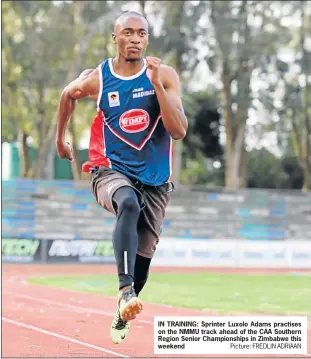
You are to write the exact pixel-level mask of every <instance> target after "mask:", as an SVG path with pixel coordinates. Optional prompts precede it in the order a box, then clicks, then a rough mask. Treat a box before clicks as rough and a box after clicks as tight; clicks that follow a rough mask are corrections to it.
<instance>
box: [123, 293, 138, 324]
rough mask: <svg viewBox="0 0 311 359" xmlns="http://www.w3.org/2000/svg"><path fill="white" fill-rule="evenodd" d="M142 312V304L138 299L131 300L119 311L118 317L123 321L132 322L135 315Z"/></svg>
mask: <svg viewBox="0 0 311 359" xmlns="http://www.w3.org/2000/svg"><path fill="white" fill-rule="evenodd" d="M142 310H143V304H142V302H141V301H140V300H139V299H138V298H131V299H130V301H129V302H128V303H127V305H126V306H125V307H124V308H123V309H122V310H120V316H121V318H122V319H123V320H124V321H128V320H133V319H135V318H136V314H139V313H140V312H141V311H142Z"/></svg>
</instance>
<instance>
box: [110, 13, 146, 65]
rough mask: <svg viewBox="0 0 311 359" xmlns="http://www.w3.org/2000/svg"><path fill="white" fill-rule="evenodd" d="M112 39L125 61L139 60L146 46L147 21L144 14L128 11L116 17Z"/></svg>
mask: <svg viewBox="0 0 311 359" xmlns="http://www.w3.org/2000/svg"><path fill="white" fill-rule="evenodd" d="M112 40H113V42H114V43H115V44H117V48H118V53H119V55H121V56H122V57H124V58H125V60H126V61H130V62H134V61H139V60H141V58H142V57H143V54H144V52H145V50H146V48H147V46H148V22H147V20H146V18H145V17H144V16H142V15H141V14H139V13H137V12H135V11H128V12H125V13H123V14H122V15H121V16H119V17H118V19H117V20H116V23H115V28H114V33H113V34H112Z"/></svg>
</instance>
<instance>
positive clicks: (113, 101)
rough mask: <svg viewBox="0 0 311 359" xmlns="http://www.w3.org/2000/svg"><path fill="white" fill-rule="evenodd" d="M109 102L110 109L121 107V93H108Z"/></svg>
mask: <svg viewBox="0 0 311 359" xmlns="http://www.w3.org/2000/svg"><path fill="white" fill-rule="evenodd" d="M108 101H109V106H110V107H116V106H120V97H119V92H118V91H114V92H109V93H108Z"/></svg>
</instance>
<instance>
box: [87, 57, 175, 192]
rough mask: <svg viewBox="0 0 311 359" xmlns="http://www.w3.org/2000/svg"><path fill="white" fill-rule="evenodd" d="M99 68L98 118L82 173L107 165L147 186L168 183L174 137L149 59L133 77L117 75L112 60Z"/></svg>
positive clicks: (92, 130) (93, 128)
mask: <svg viewBox="0 0 311 359" xmlns="http://www.w3.org/2000/svg"><path fill="white" fill-rule="evenodd" d="M98 69H99V78H100V90H99V95H98V100H97V116H96V117H95V118H94V120H93V123H92V126H91V136H90V144H89V161H88V162H86V163H84V165H83V167H82V170H83V171H84V172H89V171H90V169H91V168H92V167H96V166H106V167H110V168H111V169H113V170H116V171H118V172H120V173H123V174H124V175H126V176H128V177H130V178H132V179H134V180H139V181H140V182H141V183H143V184H146V185H151V186H158V185H161V184H163V183H164V182H166V181H168V180H169V178H170V175H171V168H172V139H171V136H170V134H169V133H168V132H167V130H166V129H165V127H164V125H163V122H162V120H161V113H160V106H159V103H158V100H157V96H156V93H155V90H154V88H153V86H152V84H151V82H150V80H149V78H148V77H147V75H146V60H145V59H144V67H143V68H142V70H141V71H140V72H138V73H137V74H135V75H133V76H130V77H123V76H120V75H118V74H116V73H115V72H114V70H113V67H112V59H111V58H110V59H107V60H106V61H105V62H103V63H102V64H101V65H100V66H99V68H98Z"/></svg>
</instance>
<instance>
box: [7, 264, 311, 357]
mask: <svg viewBox="0 0 311 359" xmlns="http://www.w3.org/2000/svg"><path fill="white" fill-rule="evenodd" d="M202 270H205V271H210V270H211V269H208V268H204V269H202V268H157V267H155V268H153V271H162V272H163V271H167V272H170V273H172V271H174V272H177V273H182V272H188V271H200V272H201V271H202ZM214 271H218V272H219V271H225V270H221V269H214ZM226 271H230V273H232V270H231V269H229V270H228V269H226ZM240 271H241V270H240ZM251 271H252V272H254V271H255V270H251ZM2 272H3V273H2V357H3V358H5V357H14V358H19V357H32V358H34V357H54V358H55V357H56V358H57V357H60V358H64V357H73V358H74V357H83V358H85V357H97V358H98V357H160V356H159V355H154V352H153V318H154V316H158V315H159V316H166V315H168V316H174V315H181V316H182V315H199V316H207V315H215V313H210V312H202V311H196V310H188V309H182V308H175V307H170V306H163V305H155V304H149V303H144V311H143V312H142V313H141V314H140V315H139V317H138V319H137V320H135V321H133V322H132V327H131V331H130V334H129V337H128V338H127V339H126V340H125V341H124V342H123V343H121V344H119V345H115V344H113V343H112V342H111V340H110V337H109V331H110V324H111V320H112V318H113V315H114V311H115V308H116V298H111V297H105V296H100V295H97V294H91V293H84V292H77V291H70V290H65V289H59V288H50V287H41V286H35V285H31V284H28V283H27V282H26V281H25V279H26V278H27V277H29V276H35V275H41V274H42V275H56V274H64V275H68V274H77V273H81V274H86V273H97V274H98V273H115V267H114V266H107V265H106V266H98V265H97V266H84V265H76V266H75V265H70V266H69V265H64V266H61V265H50V266H48V265H43V266H40V265H39V266H37V265H28V266H27V265H3V266H2ZM260 272H262V271H260ZM269 272H271V271H269ZM239 314H240V313H239ZM309 324H310V323H309ZM308 352H309V353H311V330H310V326H309V330H308ZM215 356H216V355H205V356H203V355H197V357H215ZM310 356H311V355H310ZM163 357H164V356H163ZM179 357H180V355H179ZM185 357H189V355H185ZM192 357H194V356H192ZM232 357H234V355H232ZM235 357H239V358H240V357H243V356H241V355H235ZM245 357H250V356H245ZM252 357H256V356H255V355H254V356H252ZM257 357H260V356H259V355H257ZM261 357H262V356H261ZM269 357H271V356H269ZM283 357H291V358H292V357H294V356H293V355H291V356H289V355H288V356H283ZM295 357H303V356H301V355H300V356H298V355H297V356H295Z"/></svg>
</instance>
